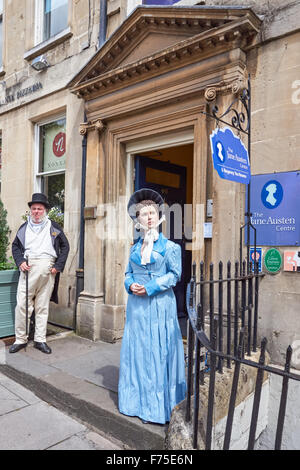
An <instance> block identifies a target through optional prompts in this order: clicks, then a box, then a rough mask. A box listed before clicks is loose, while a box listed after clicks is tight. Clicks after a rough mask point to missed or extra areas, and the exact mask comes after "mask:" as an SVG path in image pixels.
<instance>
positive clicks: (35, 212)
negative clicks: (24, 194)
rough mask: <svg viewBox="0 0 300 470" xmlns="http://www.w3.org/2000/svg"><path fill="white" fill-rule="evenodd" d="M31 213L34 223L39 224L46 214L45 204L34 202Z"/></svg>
mask: <svg viewBox="0 0 300 470" xmlns="http://www.w3.org/2000/svg"><path fill="white" fill-rule="evenodd" d="M30 214H31V217H32V219H33V221H34V223H36V224H38V223H39V222H41V220H42V219H43V217H44V216H45V214H46V208H45V206H43V204H32V206H31V208H30Z"/></svg>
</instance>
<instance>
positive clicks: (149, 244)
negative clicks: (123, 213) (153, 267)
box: [135, 215, 166, 264]
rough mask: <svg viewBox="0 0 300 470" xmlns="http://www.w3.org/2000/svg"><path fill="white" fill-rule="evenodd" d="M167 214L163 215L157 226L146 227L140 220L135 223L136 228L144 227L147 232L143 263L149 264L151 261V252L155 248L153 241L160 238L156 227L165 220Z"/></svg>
mask: <svg viewBox="0 0 300 470" xmlns="http://www.w3.org/2000/svg"><path fill="white" fill-rule="evenodd" d="M165 219H166V218H165V216H164V215H163V216H162V217H161V218H160V219H159V221H158V223H157V224H156V226H155V228H150V229H149V228H148V227H145V226H144V225H142V224H141V223H140V222H137V223H136V224H135V228H137V229H139V228H142V229H143V230H144V232H145V236H144V248H143V254H142V261H141V264H147V263H150V259H151V253H152V250H153V243H154V242H155V241H156V240H157V239H158V237H159V233H158V230H157V229H156V227H158V226H159V225H160V224H161V223H162V222H163V221H164V220H165Z"/></svg>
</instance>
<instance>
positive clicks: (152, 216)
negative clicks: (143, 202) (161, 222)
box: [138, 206, 158, 229]
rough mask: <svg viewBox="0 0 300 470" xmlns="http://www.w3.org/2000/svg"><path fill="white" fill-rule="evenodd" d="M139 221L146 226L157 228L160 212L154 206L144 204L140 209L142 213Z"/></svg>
mask: <svg viewBox="0 0 300 470" xmlns="http://www.w3.org/2000/svg"><path fill="white" fill-rule="evenodd" d="M138 220H139V222H140V223H141V224H142V225H143V226H144V227H148V228H149V229H150V228H155V227H156V225H157V223H158V213H157V211H156V209H155V207H153V206H144V207H142V208H141V210H140V215H139V217H138Z"/></svg>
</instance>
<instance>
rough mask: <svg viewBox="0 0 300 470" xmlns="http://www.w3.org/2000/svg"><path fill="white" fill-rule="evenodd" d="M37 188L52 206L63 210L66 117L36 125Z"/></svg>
mask: <svg viewBox="0 0 300 470" xmlns="http://www.w3.org/2000/svg"><path fill="white" fill-rule="evenodd" d="M37 141H38V159H37V174H36V176H37V181H36V183H37V188H36V189H37V190H38V191H41V192H43V193H44V194H46V195H47V196H48V200H49V203H50V205H51V206H52V207H57V208H58V209H59V210H60V211H61V212H64V201H65V168H66V119H65V118H64V117H62V118H60V119H56V120H54V121H51V122H48V123H45V124H40V125H38V126H37Z"/></svg>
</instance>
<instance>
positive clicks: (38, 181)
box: [33, 112, 67, 193]
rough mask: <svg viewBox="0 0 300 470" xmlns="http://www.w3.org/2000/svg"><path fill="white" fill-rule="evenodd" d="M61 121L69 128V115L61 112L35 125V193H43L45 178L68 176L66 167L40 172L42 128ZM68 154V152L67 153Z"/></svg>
mask: <svg viewBox="0 0 300 470" xmlns="http://www.w3.org/2000/svg"><path fill="white" fill-rule="evenodd" d="M59 119H65V120H66V127H67V113H66V112H61V113H59V114H53V115H52V116H49V117H48V118H47V119H44V120H41V121H38V122H36V123H35V124H34V165H33V167H34V168H33V171H34V175H33V181H34V185H33V186H34V192H37V193H39V192H41V191H42V181H43V178H45V177H47V176H55V175H62V174H66V167H65V168H64V169H63V170H53V171H40V162H41V146H40V131H41V127H42V126H45V125H47V124H51V123H52V122H55V121H58V120H59ZM66 154H67V151H66Z"/></svg>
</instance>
